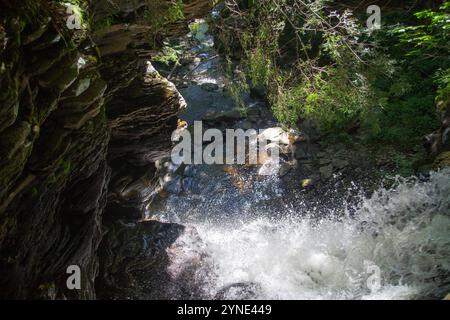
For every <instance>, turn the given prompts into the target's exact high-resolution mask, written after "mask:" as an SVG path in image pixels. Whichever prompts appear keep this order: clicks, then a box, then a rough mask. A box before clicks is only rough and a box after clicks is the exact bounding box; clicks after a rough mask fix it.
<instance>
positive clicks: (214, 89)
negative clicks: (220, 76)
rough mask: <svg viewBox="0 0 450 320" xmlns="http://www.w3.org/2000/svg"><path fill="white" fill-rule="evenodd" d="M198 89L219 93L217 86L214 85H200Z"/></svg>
mask: <svg viewBox="0 0 450 320" xmlns="http://www.w3.org/2000/svg"><path fill="white" fill-rule="evenodd" d="M200 87H201V88H202V89H203V90H205V91H209V92H215V91H219V86H218V85H217V84H216V83H208V82H207V83H202V84H201V85H200Z"/></svg>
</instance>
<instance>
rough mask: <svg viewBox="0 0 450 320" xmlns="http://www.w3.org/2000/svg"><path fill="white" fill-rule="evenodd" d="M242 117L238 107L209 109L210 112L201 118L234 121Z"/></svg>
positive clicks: (214, 120) (211, 120)
mask: <svg viewBox="0 0 450 320" xmlns="http://www.w3.org/2000/svg"><path fill="white" fill-rule="evenodd" d="M242 118H243V115H242V112H241V111H240V110H238V109H233V110H230V111H224V110H222V111H221V110H219V111H216V110H211V111H210V112H208V113H206V114H205V116H204V117H203V120H204V121H207V122H212V123H217V122H221V121H223V122H230V121H236V120H239V119H242Z"/></svg>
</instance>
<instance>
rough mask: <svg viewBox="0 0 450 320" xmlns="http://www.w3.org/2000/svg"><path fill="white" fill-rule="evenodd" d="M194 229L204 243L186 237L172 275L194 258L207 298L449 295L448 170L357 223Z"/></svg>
mask: <svg viewBox="0 0 450 320" xmlns="http://www.w3.org/2000/svg"><path fill="white" fill-rule="evenodd" d="M192 227H194V228H195V229H196V230H197V232H198V236H199V238H200V239H201V241H199V239H195V241H189V239H187V238H189V237H192V233H187V234H186V235H185V236H183V237H184V239H183V237H182V238H181V239H180V241H179V242H178V243H182V245H181V248H179V250H177V254H176V258H175V257H174V259H173V261H172V266H171V268H172V269H173V270H181V269H183V264H186V263H187V262H188V261H190V262H192V260H193V255H195V261H196V263H197V264H198V266H201V267H198V270H199V274H198V277H201V278H202V281H201V282H202V284H201V285H202V286H203V287H204V288H203V289H204V291H205V295H206V297H210V298H211V297H212V298H214V297H216V298H224V299H241V298H246V299H248V298H250V299H418V298H439V297H443V296H445V295H446V294H447V293H448V292H450V171H449V170H447V171H441V172H437V173H432V175H431V177H430V179H429V181H426V182H423V181H417V180H414V181H402V182H399V183H398V184H397V186H396V187H395V188H394V189H391V190H385V189H381V190H379V191H378V192H376V193H375V194H374V195H373V196H372V197H371V198H370V199H365V200H363V202H362V204H361V205H360V206H359V208H358V209H357V210H356V214H354V215H352V217H350V216H349V215H347V216H344V218H340V219H337V218H334V217H327V218H322V219H320V220H318V219H313V218H309V217H308V216H307V213H302V212H300V213H298V212H297V213H296V214H295V215H293V214H290V215H289V216H286V217H285V218H283V219H279V218H278V219H270V218H260V219H252V220H250V221H240V222H236V223H233V224H231V225H226V224H225V223H224V224H223V225H219V224H217V222H216V223H212V222H211V223H210V222H199V223H194V224H193V225H192ZM195 237H197V235H196V236H195ZM178 246H180V245H179V244H178ZM183 246H184V247H183ZM172 256H173V255H172ZM200 260H201V261H200ZM191 265H192V264H191ZM205 268H206V269H208V272H207V273H208V275H206V273H205ZM200 272H201V274H200ZM377 272H379V277H378V273H377ZM378 284H379V285H380V286H379V287H378V286H377V285H378Z"/></svg>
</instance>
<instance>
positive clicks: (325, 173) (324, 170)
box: [319, 164, 333, 181]
mask: <svg viewBox="0 0 450 320" xmlns="http://www.w3.org/2000/svg"><path fill="white" fill-rule="evenodd" d="M319 171H320V177H321V178H322V180H324V181H326V180H329V179H330V178H331V177H332V176H333V165H331V164H330V165H328V166H324V167H321V168H320V169H319Z"/></svg>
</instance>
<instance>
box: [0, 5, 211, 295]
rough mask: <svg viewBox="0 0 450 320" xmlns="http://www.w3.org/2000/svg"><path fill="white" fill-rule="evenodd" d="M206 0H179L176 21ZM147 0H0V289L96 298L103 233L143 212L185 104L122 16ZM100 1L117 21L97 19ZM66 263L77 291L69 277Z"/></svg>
mask: <svg viewBox="0 0 450 320" xmlns="http://www.w3.org/2000/svg"><path fill="white" fill-rule="evenodd" d="M111 3H114V4H115V5H114V6H112V5H111ZM207 3H208V1H186V5H185V8H186V14H185V17H186V19H180V21H177V22H176V23H174V24H175V25H176V26H184V28H185V27H186V21H187V20H188V19H190V18H191V17H193V16H194V15H195V14H199V15H202V14H204V13H205V9H206V10H207V8H208V5H206V4H207ZM147 4H148V1H95V6H93V7H89V4H88V1H67V2H61V1H46V0H41V1H35V0H26V1H21V2H19V3H17V2H15V1H9V0H3V1H0V57H1V60H0V61H1V65H0V83H1V88H2V92H1V93H0V105H1V109H0V150H1V153H0V274H1V277H0V298H19V299H23V298H44V299H62V298H69V299H93V298H95V297H96V292H95V291H96V290H95V282H96V279H97V278H98V277H99V269H100V267H99V265H100V264H102V262H101V261H100V262H99V257H98V256H99V255H98V251H99V246H100V245H101V243H102V239H106V238H105V235H108V236H109V239H110V241H112V240H111V238H114V233H113V231H114V230H117V226H116V223H118V221H120V219H125V220H127V221H135V222H136V221H139V219H141V218H142V215H143V211H142V210H143V207H144V206H145V202H146V201H148V200H149V197H150V196H151V192H152V191H153V188H154V186H155V181H154V179H153V173H154V169H153V168H154V165H153V163H154V162H155V160H157V159H159V158H161V157H164V156H165V155H166V154H167V153H168V152H169V150H170V147H171V142H170V135H171V133H172V131H173V130H174V129H175V128H176V123H177V113H178V111H179V110H180V109H182V108H183V107H184V106H185V103H184V100H183V98H182V97H181V95H180V94H179V93H178V91H177V90H176V88H175V87H174V86H173V85H172V84H171V83H170V82H168V81H167V80H166V79H164V78H162V77H161V76H159V74H158V73H157V71H156V70H154V69H153V67H152V65H151V64H150V63H149V61H148V60H149V58H150V56H151V54H152V51H151V50H150V47H149V41H148V36H149V34H151V32H152V30H150V29H149V28H150V27H149V26H147V25H146V24H145V20H138V19H137V17H138V15H136V16H132V15H131V16H130V12H133V13H137V12H139V10H140V9H141V8H145V6H146V5H147ZM162 5H163V6H164V2H163V3H162ZM108 6H109V7H110V8H114V10H115V12H114V16H115V17H116V20H115V21H114V24H111V25H107V26H103V27H102V28H98V29H96V28H94V25H95V24H96V22H97V21H98V20H101V19H103V18H104V17H105V13H101V12H102V10H103V9H104V8H106V7H108ZM102 8H103V9H102ZM201 8H203V9H201ZM74 11H77V12H78V13H80V17H81V19H80V20H79V21H78V22H79V24H78V25H76V24H74V25H76V27H75V28H70V25H68V24H67V19H72V18H73V16H72V14H73V13H74ZM109 14H110V13H109V12H108V13H106V16H107V15H109ZM102 15H103V16H102ZM71 17H72V18H71ZM133 19H134V20H136V21H138V22H139V23H132V22H133ZM130 21H131V23H130ZM71 22H72V23H75V22H77V21H75V22H74V21H71ZM168 30H175V31H177V30H178V31H179V30H184V29H183V28H180V27H173V28H169V29H168ZM175 31H174V32H175ZM108 231H110V232H109V233H108ZM104 249H105V251H106V250H107V248H104ZM111 254H112V255H114V254H115V253H114V252H112V253H111ZM103 256H104V255H103ZM104 259H113V258H111V257H105V256H104ZM69 265H78V266H79V267H80V268H81V275H82V281H81V282H82V283H81V290H68V289H67V287H66V279H67V277H68V276H69V275H68V274H67V273H66V269H67V267H68V266H69ZM103 270H104V268H103Z"/></svg>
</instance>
